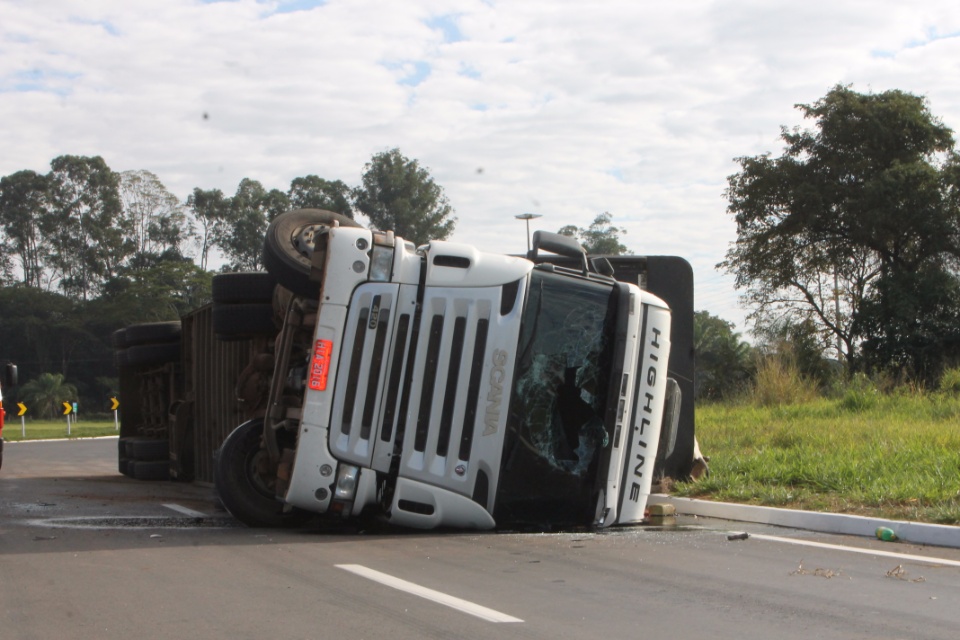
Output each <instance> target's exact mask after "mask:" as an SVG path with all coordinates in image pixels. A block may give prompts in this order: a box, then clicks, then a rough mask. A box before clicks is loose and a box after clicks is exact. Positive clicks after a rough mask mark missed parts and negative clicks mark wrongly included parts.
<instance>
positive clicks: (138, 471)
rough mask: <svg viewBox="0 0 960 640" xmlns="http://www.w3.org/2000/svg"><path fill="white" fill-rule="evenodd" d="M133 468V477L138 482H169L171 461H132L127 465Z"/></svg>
mask: <svg viewBox="0 0 960 640" xmlns="http://www.w3.org/2000/svg"><path fill="white" fill-rule="evenodd" d="M127 464H128V465H129V466H131V467H133V471H132V473H131V475H132V476H133V477H134V478H136V479H137V480H169V479H170V461H169V460H153V461H146V460H131V461H130V462H128V463H127Z"/></svg>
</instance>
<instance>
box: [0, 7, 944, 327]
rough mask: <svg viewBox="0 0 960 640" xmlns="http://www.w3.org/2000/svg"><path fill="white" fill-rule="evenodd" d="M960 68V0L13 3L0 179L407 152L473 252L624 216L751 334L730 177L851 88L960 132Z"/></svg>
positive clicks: (309, 164) (280, 166) (175, 181)
mask: <svg viewBox="0 0 960 640" xmlns="http://www.w3.org/2000/svg"><path fill="white" fill-rule="evenodd" d="M958 59H960V5H957V3H956V2H955V0H920V1H918V2H913V3H909V4H908V3H903V2H899V1H897V0H881V1H865V0H833V1H827V0H808V1H806V2H776V3H772V2H768V1H765V0H728V1H713V0H693V1H686V2H682V3H673V4H667V3H653V2H635V1H629V0H622V1H615V0H608V1H605V0H601V1H598V2H592V3H582V2H573V1H570V0H550V1H549V2H548V1H546V0H540V1H537V0H516V1H512V2H497V1H494V0H490V1H483V0H454V1H448V0H410V1H409V2H403V3H383V2H374V1H372V0H351V1H348V0H330V1H329V2H326V3H311V2H307V1H304V0H296V1H293V2H287V1H274V2H255V1H253V0H239V1H236V2H212V3H211V2H199V1H196V0H165V1H164V2H160V3H150V4H144V3H130V2H125V1H123V0H87V2H84V3H82V4H80V3H75V2H69V1H67V0H48V1H46V2H43V3H37V2H31V1H26V0H0V70H2V71H0V119H2V122H3V124H4V126H3V129H2V133H0V148H2V149H3V150H4V153H3V155H2V156H0V175H7V174H9V173H12V172H14V171H19V170H21V169H34V170H36V171H46V170H47V169H48V168H49V162H50V160H51V159H53V158H54V157H56V156H58V155H62V154H77V155H102V156H103V157H104V158H105V159H106V161H107V163H108V164H109V165H110V166H111V167H112V168H114V169H115V170H118V171H121V170H126V169H148V170H150V171H153V172H154V173H156V174H157V175H158V176H159V177H160V179H161V180H162V181H163V182H164V183H165V184H166V185H167V186H168V188H170V189H171V190H172V191H173V192H174V193H176V194H177V195H178V196H179V197H181V198H185V197H186V196H187V195H188V194H189V193H190V191H191V190H192V189H193V188H194V187H202V188H220V189H222V190H223V191H224V192H226V193H232V192H233V191H234V190H235V189H236V186H237V184H238V183H239V181H240V180H241V179H242V178H244V177H250V178H254V179H257V180H259V181H261V182H262V183H263V184H264V185H265V186H267V187H268V188H281V189H285V188H286V187H287V186H288V185H289V182H290V180H291V179H293V178H294V177H297V176H302V175H306V174H310V173H315V174H318V175H321V176H323V177H326V178H329V179H342V180H344V181H345V182H347V183H350V184H356V183H357V182H358V181H359V178H360V175H361V173H362V169H363V165H364V164H365V163H366V162H367V161H368V160H369V159H370V157H371V156H372V155H373V154H374V153H376V152H378V151H382V150H385V149H389V148H392V147H395V146H397V147H399V148H400V149H401V150H402V151H403V152H404V153H405V154H406V155H407V156H409V157H413V158H417V159H418V160H420V161H421V163H422V164H423V165H424V166H427V167H429V168H430V170H431V172H432V174H433V176H434V178H435V179H436V180H437V182H438V183H439V184H441V185H442V186H443V187H444V188H445V189H446V191H447V195H448V196H449V197H450V200H451V201H452V203H453V204H454V206H455V207H456V209H457V216H458V218H459V224H458V226H457V232H456V234H455V236H454V239H455V240H463V241H470V242H474V243H476V244H478V245H480V246H481V247H482V248H485V249H491V250H504V251H510V252H518V251H522V250H523V249H524V248H525V238H524V231H523V224H522V223H521V222H519V221H517V220H515V219H514V217H513V216H514V215H516V214H517V213H522V212H526V211H533V212H536V213H540V214H543V218H541V219H540V223H541V226H542V227H543V228H547V229H553V230H555V229H558V228H560V227H561V226H563V225H566V224H576V225H578V226H586V225H587V224H589V222H590V221H591V220H592V219H593V217H594V216H595V215H596V214H598V213H601V212H603V211H609V212H610V213H611V214H613V216H614V223H615V224H617V225H619V226H623V227H626V228H627V230H628V233H627V235H626V236H625V237H624V238H623V240H624V241H625V243H626V244H627V245H628V246H630V247H631V248H632V249H634V250H636V251H638V252H644V253H661V254H678V255H682V256H684V257H686V258H687V259H688V260H690V261H691V263H692V264H693V266H694V270H695V277H696V280H697V296H698V301H697V307H698V308H707V309H708V310H710V311H711V312H713V313H715V314H718V315H721V316H722V317H724V318H727V319H730V320H733V321H734V322H736V323H737V324H738V328H740V329H744V328H745V327H744V324H743V315H744V312H743V310H741V309H739V308H738V306H737V302H736V293H735V292H734V291H733V289H732V286H731V281H732V279H731V278H730V277H729V276H725V275H722V274H719V273H717V272H716V271H715V270H714V269H713V267H714V265H715V264H716V263H717V262H719V261H720V260H722V259H723V255H724V253H725V252H726V249H727V247H728V245H729V243H730V242H731V241H732V240H733V239H734V237H735V235H734V234H735V227H734V225H733V223H732V221H731V220H730V219H729V216H728V215H727V214H726V213H725V201H724V200H723V197H722V194H723V190H724V188H725V185H726V177H727V176H728V175H729V174H731V173H733V172H734V171H735V170H736V165H735V164H734V162H733V158H734V157H737V156H742V155H754V154H758V153H764V152H767V151H771V152H774V153H778V152H779V151H780V149H781V144H780V142H779V141H778V139H777V136H778V133H779V127H780V125H787V126H795V125H799V124H803V123H802V121H801V119H800V114H799V113H798V112H797V111H796V110H795V109H794V108H793V105H794V104H795V103H809V102H814V101H816V100H817V99H818V98H819V97H821V96H822V95H823V94H825V93H826V92H827V91H828V90H829V89H830V88H831V87H832V86H834V85H835V84H837V83H852V84H853V85H854V88H855V89H857V90H860V91H867V90H873V91H883V90H886V89H893V88H897V89H903V90H906V91H911V92H914V93H918V94H921V95H924V96H927V97H928V99H929V101H930V107H931V109H932V111H933V112H934V113H935V114H937V115H938V116H940V117H941V118H942V119H943V121H944V122H945V123H946V124H947V125H948V126H951V127H953V128H954V129H957V128H960V76H958V74H957V73H956V60H958Z"/></svg>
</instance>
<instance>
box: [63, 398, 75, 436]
mask: <svg viewBox="0 0 960 640" xmlns="http://www.w3.org/2000/svg"><path fill="white" fill-rule="evenodd" d="M71 411H73V405H72V404H70V403H69V402H64V403H63V415H65V416H67V436H69V435H70V412H71Z"/></svg>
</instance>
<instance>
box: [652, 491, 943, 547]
mask: <svg viewBox="0 0 960 640" xmlns="http://www.w3.org/2000/svg"><path fill="white" fill-rule="evenodd" d="M648 502H649V504H672V505H673V506H674V508H675V509H676V510H677V513H678V514H686V515H691V516H704V517H707V518H719V519H721V520H735V521H738V522H756V523H759V524H772V525H776V526H779V527H792V528H794V529H806V530H809V531H819V532H821V533H838V534H844V535H851V536H866V537H870V538H872V537H875V535H876V531H877V527H888V528H890V529H892V530H893V532H894V533H896V534H897V537H898V538H899V539H900V540H902V541H904V542H910V543H912V544H927V545H932V546H937V547H953V548H960V527H955V526H951V525H942V524H926V523H923V522H905V521H902V520H884V519H883V518H870V517H865V516H853V515H847V514H843V513H820V512H816V511H799V510H795V509H779V508H777V507H759V506H756V505H749V504H732V503H729V502H712V501H710V500H696V499H693V498H678V497H674V496H668V495H666V494H662V493H655V494H653V495H651V496H650V499H649V500H648Z"/></svg>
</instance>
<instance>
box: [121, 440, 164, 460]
mask: <svg viewBox="0 0 960 640" xmlns="http://www.w3.org/2000/svg"><path fill="white" fill-rule="evenodd" d="M127 450H128V451H129V452H130V457H131V458H133V459H134V460H142V461H144V462H152V461H155V460H166V461H168V462H169V460H170V442H169V441H167V440H156V439H151V438H131V439H130V441H129V442H128V443H127Z"/></svg>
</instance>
